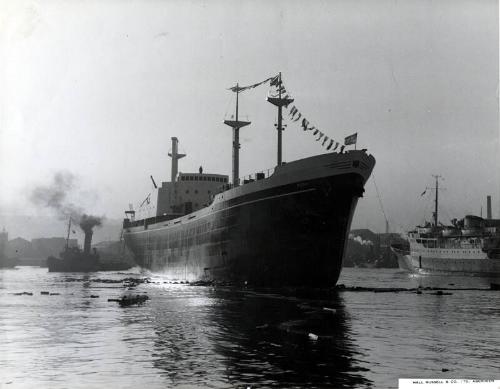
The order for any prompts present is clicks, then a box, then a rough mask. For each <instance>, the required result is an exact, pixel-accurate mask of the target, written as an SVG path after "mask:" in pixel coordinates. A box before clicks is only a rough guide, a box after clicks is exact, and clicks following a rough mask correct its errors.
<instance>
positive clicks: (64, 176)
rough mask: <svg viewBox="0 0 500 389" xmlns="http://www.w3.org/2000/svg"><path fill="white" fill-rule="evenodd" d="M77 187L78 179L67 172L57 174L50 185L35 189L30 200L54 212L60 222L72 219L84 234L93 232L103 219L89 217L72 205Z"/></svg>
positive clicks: (79, 208) (78, 207)
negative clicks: (72, 198) (71, 196)
mask: <svg viewBox="0 0 500 389" xmlns="http://www.w3.org/2000/svg"><path fill="white" fill-rule="evenodd" d="M76 186H77V179H76V177H75V176H74V175H73V174H72V173H70V172H66V171H62V172H57V173H55V174H54V177H53V178H52V182H51V183H50V184H49V185H41V186H38V187H36V188H35V189H33V191H32V192H31V195H30V200H31V202H32V203H33V204H35V205H37V206H40V207H45V208H49V209H51V210H53V211H54V212H55V213H56V215H57V217H58V218H59V219H60V220H68V219H69V218H71V219H72V220H73V222H76V223H77V224H78V225H79V226H80V228H81V229H82V230H83V232H85V233H87V232H91V231H92V229H93V228H94V227H95V226H100V225H101V224H102V220H103V218H102V217H98V216H93V215H89V214H87V213H85V212H84V210H83V208H82V207H81V206H78V205H76V204H74V203H72V202H71V201H70V200H69V198H68V197H69V196H70V195H71V194H72V193H73V192H74V191H75V189H76Z"/></svg>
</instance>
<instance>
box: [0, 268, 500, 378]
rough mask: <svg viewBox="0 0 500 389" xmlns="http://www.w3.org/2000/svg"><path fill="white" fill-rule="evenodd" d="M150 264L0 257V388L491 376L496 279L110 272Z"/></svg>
mask: <svg viewBox="0 0 500 389" xmlns="http://www.w3.org/2000/svg"><path fill="white" fill-rule="evenodd" d="M145 276H148V275H147V274H140V273H133V272H132V273H113V272H99V273H93V274H89V275H82V274H62V273H48V272H47V269H43V268H36V267H20V268H17V269H0V387H1V388H4V387H5V388H10V387H30V388H31V387H36V388H78V387H81V388H88V387H110V388H115V387H116V388H137V387H139V386H141V387H148V388H164V387H177V386H184V387H216V388H219V387H220V388H224V387H248V386H250V387H270V386H280V387H335V388H342V387H346V388H364V387H366V388H391V387H397V379H398V378H403V377H409V378H417V377H426V378H445V377H468V378H483V379H484V378H491V379H493V378H496V379H500V373H499V372H500V357H499V355H500V353H499V350H500V291H491V290H487V289H488V288H489V285H490V282H500V280H486V279H479V278H467V277H461V278H456V277H455V278H453V277H442V276H441V277H436V276H427V277H421V276H420V277H416V276H410V275H408V274H406V273H404V272H400V271H398V270H393V269H344V270H343V273H342V276H341V279H340V281H339V283H341V284H345V285H346V286H363V287H373V288H391V287H398V288H414V287H416V286H418V285H421V286H434V287H446V288H450V289H453V290H449V291H447V293H451V294H449V295H448V294H445V295H436V294H435V293H436V292H435V291H431V290H424V291H423V293H422V294H417V293H415V292H414V291H402V292H397V293H396V292H384V293H380V292H374V291H353V290H345V291H340V292H337V293H333V294H331V295H330V296H329V298H328V299H327V300H325V297H323V298H322V299H318V298H315V299H306V298H303V297H301V298H297V297H290V296H285V295H284V294H283V293H277V292H273V293H271V292H266V293H264V292H262V291H255V290H249V289H248V290H241V289H239V290H237V289H231V288H219V287H217V288H214V287H209V286H189V285H184V284H171V283H167V282H166V281H165V280H163V279H162V278H161V277H159V276H151V282H150V283H142V284H139V285H137V286H136V287H135V288H134V289H133V290H128V288H127V287H124V285H123V284H122V283H119V282H115V283H113V282H110V280H115V281H120V280H123V279H124V278H126V277H141V278H142V277H145ZM463 288H467V289H469V290H457V289H463ZM42 291H47V292H50V293H58V294H53V295H45V294H44V295H42V294H41V293H40V292H42ZM20 292H31V293H33V295H15V294H14V293H20ZM127 293H134V294H147V295H148V296H149V297H150V299H149V300H148V301H147V302H146V303H145V304H143V305H140V306H130V307H126V308H121V307H120V306H119V305H118V304H117V303H116V302H108V299H109V298H119V297H121V296H122V295H124V294H127ZM91 296H94V297H93V298H92V297H91ZM95 296H98V297H95ZM325 308H326V309H325Z"/></svg>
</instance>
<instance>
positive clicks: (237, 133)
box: [224, 84, 251, 186]
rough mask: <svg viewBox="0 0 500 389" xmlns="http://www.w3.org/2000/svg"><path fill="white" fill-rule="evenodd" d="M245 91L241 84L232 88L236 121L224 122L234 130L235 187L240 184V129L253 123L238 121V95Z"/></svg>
mask: <svg viewBox="0 0 500 389" xmlns="http://www.w3.org/2000/svg"><path fill="white" fill-rule="evenodd" d="M241 90H243V88H240V86H239V84H236V86H235V87H233V88H231V91H233V92H236V115H235V117H236V120H224V124H226V125H228V126H229V127H232V129H233V186H239V184H240V179H239V176H240V128H242V127H245V126H248V125H249V124H250V123H251V122H245V121H240V120H238V95H239V92H240V91H241Z"/></svg>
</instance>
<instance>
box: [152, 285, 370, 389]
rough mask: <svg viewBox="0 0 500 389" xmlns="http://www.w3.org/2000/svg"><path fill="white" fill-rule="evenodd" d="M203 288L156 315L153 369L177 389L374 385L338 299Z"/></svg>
mask: <svg viewBox="0 0 500 389" xmlns="http://www.w3.org/2000/svg"><path fill="white" fill-rule="evenodd" d="M191 289H193V288H191ZM204 289H205V290H204V292H203V293H204V294H205V296H203V297H200V288H198V290H196V291H193V293H195V294H193V296H191V297H189V296H184V298H182V299H180V298H177V299H170V301H169V303H168V304H167V305H166V306H165V305H164V306H163V309H159V310H158V311H155V313H154V324H153V326H154V331H155V333H156V335H157V338H156V339H155V340H154V352H153V361H154V362H153V363H154V366H155V367H156V368H158V369H162V370H163V371H164V374H165V375H166V376H168V378H169V379H170V382H171V383H172V384H176V383H181V382H187V381H189V382H191V383H195V384H198V385H200V386H205V385H210V386H225V385H229V386H237V385H242V384H244V385H252V384H254V385H260V386H261V385H264V386H276V385H278V386H285V387H293V386H297V387H305V386H307V387H318V386H321V387H323V386H325V385H326V386H332V387H337V388H342V387H371V383H370V381H368V380H367V379H366V378H364V377H363V376H362V371H365V370H366V369H363V368H361V367H359V366H358V363H357V360H356V358H359V357H360V354H359V351H357V350H356V347H355V346H354V343H353V341H352V340H351V337H350V336H351V335H350V323H349V316H348V314H347V312H346V310H345V309H344V302H343V300H342V298H341V297H340V296H339V295H335V296H334V298H333V299H332V300H329V301H328V303H325V302H321V301H317V300H316V301H308V300H298V299H294V298H286V297H284V296H279V295H269V294H259V293H255V292H251V291H234V290H213V289H208V288H204ZM177 297H179V296H178V295H177ZM326 304H327V305H328V307H329V309H328V310H325V309H323V307H325V305H326ZM165 307H168V309H167V310H165ZM334 310H335V311H334ZM310 333H311V334H314V335H316V336H318V339H317V340H314V336H313V335H311V336H309V334H310ZM207 374H208V376H207Z"/></svg>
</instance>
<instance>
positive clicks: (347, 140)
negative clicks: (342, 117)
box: [344, 132, 358, 146]
mask: <svg viewBox="0 0 500 389" xmlns="http://www.w3.org/2000/svg"><path fill="white" fill-rule="evenodd" d="M357 141H358V133H357V132H356V133H354V134H352V135H349V136H346V138H345V139H344V145H346V146H347V145H355V144H356V142H357Z"/></svg>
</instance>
